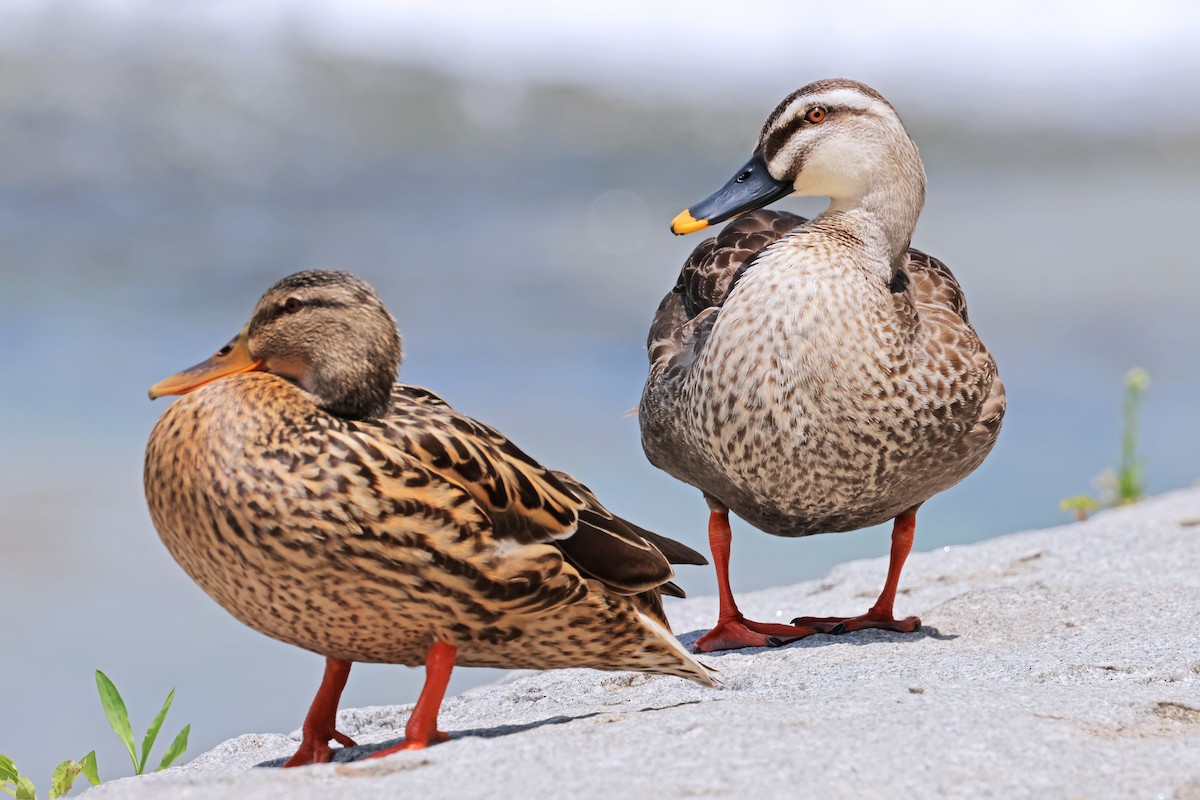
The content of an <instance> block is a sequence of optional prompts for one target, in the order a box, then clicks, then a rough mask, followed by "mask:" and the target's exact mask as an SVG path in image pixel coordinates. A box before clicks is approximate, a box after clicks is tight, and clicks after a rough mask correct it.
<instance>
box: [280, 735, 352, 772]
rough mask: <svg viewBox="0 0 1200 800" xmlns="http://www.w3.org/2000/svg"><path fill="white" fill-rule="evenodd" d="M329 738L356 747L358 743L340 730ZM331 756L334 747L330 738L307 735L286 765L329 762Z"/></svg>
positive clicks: (296, 765) (295, 765)
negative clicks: (310, 737)
mask: <svg viewBox="0 0 1200 800" xmlns="http://www.w3.org/2000/svg"><path fill="white" fill-rule="evenodd" d="M329 738H331V739H333V740H335V741H336V742H337V743H338V744H340V745H342V746H343V747H354V746H355V744H356V742H355V741H354V740H353V739H351V738H350V737H349V736H347V735H346V734H344V733H341V732H340V731H334V732H333V733H332V735H331V736H330V737H329ZM331 758H333V748H332V747H330V746H329V739H325V740H324V741H321V740H318V739H315V738H314V739H309V738H308V737H305V738H304V740H303V741H301V742H300V747H299V748H297V750H296V753H295V755H293V756H292V757H291V758H289V759H288V760H287V761H286V762H285V763H284V766H285V767H302V766H304V765H305V764H327V763H329V760H330V759H331Z"/></svg>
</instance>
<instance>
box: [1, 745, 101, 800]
mask: <svg viewBox="0 0 1200 800" xmlns="http://www.w3.org/2000/svg"><path fill="white" fill-rule="evenodd" d="M80 774H82V775H83V776H84V777H85V778H87V779H88V781H89V782H90V783H91V784H92V786H98V785H99V784H100V775H99V774H98V773H97V771H96V751H95V750H93V751H92V752H90V753H88V754H87V755H86V756H84V757H83V758H81V759H79V760H78V761H64V762H62V763H61V764H59V765H58V766H57V767H55V768H54V774H53V775H52V776H51V777H50V793H49V794H48V795H47V796H48V797H49V798H50V800H54V798H56V797H62V796H63V795H65V794H66V793H67V792H69V791H71V787H72V786H73V785H74V784H75V779H76V778H78V777H79V776H80ZM0 789H3V790H4V791H5V792H7V793H8V794H10V795H12V796H13V797H15V798H16V800H37V790H36V789H34V786H33V781H31V780H29V778H28V776H25V775H22V774H21V773H20V772H19V771H18V770H17V768H16V766H15V765H14V764H13V760H12V759H11V758H9V757H8V756H5V755H0Z"/></svg>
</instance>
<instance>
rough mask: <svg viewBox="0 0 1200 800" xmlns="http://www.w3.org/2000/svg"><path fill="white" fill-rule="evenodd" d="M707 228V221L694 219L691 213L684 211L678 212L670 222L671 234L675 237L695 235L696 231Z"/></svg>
mask: <svg viewBox="0 0 1200 800" xmlns="http://www.w3.org/2000/svg"><path fill="white" fill-rule="evenodd" d="M707 227H708V220H706V219H696V218H695V217H693V216H692V212H691V211H690V210H688V209H686V208H685V209H684V210H683V211H680V212H679V215H678V216H677V217H675V219H673V220H671V233H673V234H675V235H676V236H683V235H684V234H688V233H695V232H696V231H698V230H701V229H703V228H707Z"/></svg>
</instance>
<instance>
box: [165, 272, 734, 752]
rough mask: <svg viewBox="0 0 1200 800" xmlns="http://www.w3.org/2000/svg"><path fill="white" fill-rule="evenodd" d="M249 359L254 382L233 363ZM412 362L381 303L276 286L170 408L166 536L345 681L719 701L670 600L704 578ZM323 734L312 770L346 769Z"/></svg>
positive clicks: (344, 284) (345, 286)
mask: <svg viewBox="0 0 1200 800" xmlns="http://www.w3.org/2000/svg"><path fill="white" fill-rule="evenodd" d="M239 354H241V356H242V358H241V360H240V361H238V362H237V363H238V364H241V366H242V368H246V369H250V370H251V371H245V372H238V371H236V368H237V364H233V365H232V366H231V364H232V362H228V361H227V360H228V359H237V358H238V357H239ZM399 360H400V339H399V337H398V335H397V333H396V327H395V322H394V320H393V319H392V318H391V316H390V315H389V314H388V313H387V311H386V310H385V309H384V307H383V305H382V303H381V302H380V301H379V299H378V297H377V296H376V295H375V292H374V291H373V290H372V289H371V287H370V286H368V285H367V284H366V283H364V282H362V281H361V280H360V279H358V278H355V277H354V276H352V275H348V274H346V273H338V272H324V271H313V272H306V273H300V274H298V275H295V276H292V277H290V278H287V279H284V280H283V281H281V282H280V283H278V284H276V285H275V286H274V287H272V288H271V289H270V290H269V291H268V292H267V293H266V294H265V295H264V296H263V298H262V300H260V302H259V304H258V306H257V308H256V309H255V312H254V315H253V316H252V318H251V321H250V323H249V324H248V325H247V327H246V330H245V331H243V333H242V335H240V336H239V337H238V338H237V339H235V340H234V342H231V344H230V345H229V346H227V347H226V348H225V349H223V350H222V351H221V352H220V353H218V355H217V356H214V358H213V359H211V360H210V361H209V362H205V364H202V365H198V366H197V367H196V368H193V369H192V370H189V371H187V372H184V373H181V374H180V375H179V376H176V377H175V378H172V379H168V380H167V381H164V382H163V383H162V384H159V385H158V386H156V387H155V389H154V390H152V396H155V395H158V394H165V393H179V392H186V394H184V396H183V397H181V398H179V399H178V400H176V401H175V402H174V403H173V404H172V405H171V406H170V407H169V408H168V409H167V410H166V412H165V413H164V414H163V416H162V419H161V420H160V421H159V423H158V425H157V426H156V427H155V429H154V432H153V433H152V434H151V437H150V442H149V445H148V447H147V451H146V468H145V484H146V497H147V501H148V503H149V507H150V513H151V517H152V519H153V521H154V524H155V527H156V528H157V529H158V531H159V534H160V535H161V537H162V540H163V542H164V543H165V544H166V546H167V548H168V549H169V550H170V551H171V553H172V555H173V556H174V557H175V558H176V560H178V562H179V563H180V565H181V566H182V567H183V568H184V570H185V571H186V572H187V573H188V574H189V575H190V576H191V577H192V578H193V580H195V581H196V582H197V583H198V584H199V585H200V587H201V588H202V589H204V591H206V592H207V593H208V594H209V595H211V596H212V597H213V598H214V599H215V600H216V601H217V602H218V603H220V604H221V605H222V606H223V607H224V608H225V609H226V610H228V611H229V612H230V613H231V614H233V615H234V616H235V617H237V618H238V619H239V620H241V621H242V622H244V623H246V624H247V625H249V626H250V627H252V628H254V629H256V630H258V631H261V632H262V633H265V634H267V635H268V636H272V637H274V638H276V639H279V640H281V641H284V642H288V643H290V644H294V645H297V646H299V647H303V648H305V649H307V650H311V651H313V652H316V653H320V654H321V655H324V656H326V657H327V658H328V659H331V664H332V663H333V662H353V661H369V662H383V663H392V664H408V665H415V664H420V663H423V662H424V661H425V660H426V655H427V653H429V652H430V650H431V647H432V646H434V644H435V643H442V644H444V645H447V646H450V647H452V648H454V650H453V651H452V653H454V654H456V659H457V662H458V663H460V664H464V665H469V666H487V667H503V668H530V669H547V668H555V667H594V668H597V669H615V670H640V671H644V672H654V673H663V674H671V675H679V676H682V677H687V678H690V679H692V680H696V681H699V682H701V683H705V684H709V683H711V682H712V681H711V678H710V677H709V674H708V671H707V670H706V669H705V668H704V667H702V666H701V665H700V664H698V663H697V662H695V661H694V660H693V659H691V657H690V656H689V655H688V654H687V653H686V651H684V650H683V649H682V648H681V647H680V645H679V644H678V642H676V641H675V639H674V638H673V637H672V636H671V635H670V629H669V626H668V623H667V620H666V618H665V616H664V615H663V611H662V605H661V600H660V593H661V592H662V591H664V590H666V591H668V592H671V593H675V594H681V593H680V592H679V590H678V588H677V587H675V586H674V584H671V583H669V581H670V579H671V577H672V574H673V573H672V569H671V566H670V563H669V559H668V556H671V559H670V561H674V562H676V563H679V562H687V563H703V562H704V559H703V557H702V556H700V555H699V554H698V553H695V552H694V551H691V550H690V549H688V548H686V547H684V546H683V545H680V544H679V543H677V542H672V541H671V540H669V539H665V538H664V537H658V536H656V535H655V534H650V533H649V532H646V531H642V530H641V529H640V528H637V527H636V526H633V525H632V524H630V523H627V522H626V521H625V520H622V519H621V518H619V517H616V516H615V515H613V514H612V513H611V512H609V511H608V510H607V509H605V508H604V506H602V505H601V504H600V503H599V501H598V500H597V499H596V497H595V496H594V495H593V494H592V493H591V492H590V491H589V490H588V489H587V488H586V487H585V486H583V485H582V484H581V483H579V482H578V481H576V480H575V479H574V478H572V477H571V476H569V475H566V474H565V473H561V472H552V471H549V470H547V469H545V468H544V467H542V466H541V465H540V464H538V463H537V462H536V461H534V460H533V459H531V458H530V457H529V456H527V455H526V454H525V453H523V452H522V451H521V450H520V449H518V448H517V447H516V446H515V445H514V444H512V442H510V441H509V440H508V439H506V438H505V437H504V436H503V435H501V434H500V433H499V432H497V431H496V430H495V429H493V428H490V427H488V426H486V425H484V424H482V423H480V422H477V421H476V420H473V419H471V418H469V417H466V416H464V415H462V414H459V413H458V412H456V411H455V410H454V409H453V408H451V407H450V406H449V405H447V404H446V403H445V402H444V401H443V400H442V399H441V398H439V397H438V396H437V395H435V394H433V393H432V392H429V391H428V390H426V389H422V388H419V387H415V386H408V385H404V384H399V383H395V382H394V376H395V373H396V368H397V366H398V363H399ZM222 373H224V374H222ZM214 375H216V376H217V377H215V379H214V377H213V376H214ZM381 376H386V378H387V389H388V394H386V395H381V394H380V393H379V391H378V387H379V386H381V385H382V384H383V378H382V377H381ZM332 408H336V409H337V410H338V412H337V413H334V412H332V411H331V409H332ZM664 550H665V551H666V552H667V555H666V556H665V555H664ZM453 661H454V656H453V655H452V657H451V663H453ZM345 669H347V670H348V666H346V667H345ZM446 674H447V675H448V667H447V668H446ZM328 680H329V678H328V675H327V681H328ZM344 680H345V678H344V675H342V676H341V681H342V682H343V683H344ZM336 691H337V692H340V686H338V687H337V690H336ZM323 693H324V690H323ZM320 699H321V698H320V697H319V698H318V700H320ZM439 700H440V697H439ZM316 705H317V704H314V712H315V711H316ZM435 705H436V704H435ZM333 708H334V709H336V698H335V699H334V705H333ZM329 713H330V714H331V713H332V712H329ZM310 717H312V714H310ZM434 717H436V707H435V708H434ZM329 719H330V722H329V730H328V731H324V736H325V739H328V738H330V736H332V735H333V733H332V722H331V720H332V717H331V716H330V718H329ZM318 727H319V726H318ZM305 733H306V745H305V746H306V747H309V748H310V749H311V750H312V753H311V754H310V755H312V756H314V757H313V758H311V759H308V760H322V757H327V756H328V748H327V747H326V748H325V749H324V750H322V749H321V748H322V747H324V740H321V742H320V743H319V746H317V745H313V744H312V743H311V742H309V741H308V740H309V739H310V738H311V737H310V736H309V734H310V731H309V730H308V726H307V723H306V731H305ZM314 735H315V734H314ZM302 750H303V748H302ZM302 760H304V759H302Z"/></svg>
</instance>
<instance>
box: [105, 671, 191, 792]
mask: <svg viewBox="0 0 1200 800" xmlns="http://www.w3.org/2000/svg"><path fill="white" fill-rule="evenodd" d="M96 689H97V690H98V691H99V692H100V704H101V705H102V706H104V715H105V716H106V717H108V724H109V725H110V726H111V727H112V729H113V731H114V732H115V733H116V734H117V738H118V739H120V740H121V744H123V745H125V750H126V752H128V753H129V760H130V761H131V762H133V771H134V774H135V775H141V774H142V773H144V772H145V771H146V761H147V760H149V758H150V751H151V749H153V747H154V742H155V740H156V739H158V732H159V730H161V729H162V724H163V720H165V719H166V718H167V711H169V710H170V708H171V702H172V701H173V700H174V699H175V690H174V689H172V690H171V693H170V694H168V695H167V699H166V700H165V701H164V702H163V705H162V708H161V709H160V710H159V712H158V714H157V715H155V717H154V721H153V722H151V723H150V727H149V728H147V729H146V735H145V736H143V737H142V747H141V753H140V755H139V753H138V750H137V749H136V747H135V745H134V742H133V728H132V726H130V724H129V712H128V711H127V710H126V708H125V701H124V700H122V699H121V693H120V692H118V691H117V687H116V686H115V685H114V684H113V682H112V681H110V680H109V679H108V676H107V675H105V674H104V673H103V672H101V671H100V670H96ZM191 729H192V726H191V725H185V726H184V728H183V730H181V731H180V732H179V733H178V735H176V737H175V740H174V741H172V742H171V746H170V747H168V748H167V752H166V754H165V755H164V756H163V758H162V761H160V762H159V765H158V769H166V768H167V767H169V766H171V764H172V763H173V762H174V761H175V759H177V758H179V757H180V756H181V755H183V752H184V751H185V750H186V749H187V742H188V734H189V733H190V732H191ZM93 763H94V759H93Z"/></svg>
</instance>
